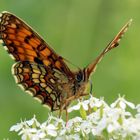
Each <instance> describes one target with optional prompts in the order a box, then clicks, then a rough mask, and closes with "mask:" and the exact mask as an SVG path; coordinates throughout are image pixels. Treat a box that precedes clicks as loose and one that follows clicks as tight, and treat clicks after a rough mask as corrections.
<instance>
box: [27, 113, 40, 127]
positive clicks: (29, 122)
mask: <svg viewBox="0 0 140 140" xmlns="http://www.w3.org/2000/svg"><path fill="white" fill-rule="evenodd" d="M26 123H27V124H28V125H29V126H33V127H39V126H40V123H39V122H38V121H37V120H36V117H35V115H34V117H33V118H32V119H31V120H28V121H26Z"/></svg>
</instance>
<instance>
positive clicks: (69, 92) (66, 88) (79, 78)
mask: <svg viewBox="0 0 140 140" xmlns="http://www.w3.org/2000/svg"><path fill="white" fill-rule="evenodd" d="M87 84H88V80H87V79H85V72H84V70H83V71H82V70H79V71H78V72H75V73H74V77H73V78H71V79H70V80H69V82H68V83H66V84H64V85H63V94H61V95H62V96H61V100H62V102H61V107H62V109H65V108H66V107H67V106H68V105H69V104H70V102H71V101H73V100H75V99H79V98H80V97H82V96H85V95H87V94H86V93H85V90H86V87H87Z"/></svg>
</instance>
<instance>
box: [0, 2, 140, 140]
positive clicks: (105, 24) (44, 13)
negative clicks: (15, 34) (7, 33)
mask: <svg viewBox="0 0 140 140" xmlns="http://www.w3.org/2000/svg"><path fill="white" fill-rule="evenodd" d="M0 10H1V11H4V10H6V11H9V12H12V13H14V14H16V15H17V16H19V17H20V18H22V19H23V20H24V21H26V22H27V23H28V24H29V25H30V26H32V27H33V28H34V29H35V30H36V31H37V32H39V34H41V36H42V37H43V38H44V39H45V40H46V41H47V42H48V43H49V44H50V46H52V48H53V49H54V50H55V51H56V52H57V53H58V54H60V55H62V56H63V57H65V58H66V59H68V60H69V61H71V62H72V63H74V64H75V65H77V66H79V67H81V68H83V67H84V66H86V65H87V64H89V63H90V62H91V61H93V60H94V59H95V58H96V56H97V55H98V54H99V52H101V50H102V49H103V48H104V47H105V46H106V45H107V44H108V43H109V42H110V40H111V39H112V38H113V37H114V35H116V33H117V32H118V31H119V30H120V29H121V27H122V26H123V25H124V24H125V23H126V22H127V21H128V20H129V19H130V18H133V23H132V26H131V27H130V29H129V31H128V32H127V33H126V34H125V36H124V38H123V39H122V41H121V43H120V47H119V48H117V49H114V50H113V51H111V52H110V53H109V54H107V55H106V56H105V58H104V59H103V61H102V62H101V63H100V65H98V68H97V70H96V73H95V74H94V75H93V76H92V80H93V91H94V95H95V96H96V97H100V96H104V97H105V101H107V102H108V103H111V102H113V101H114V100H115V99H116V98H117V97H118V94H119V93H120V94H121V95H124V94H125V95H126V98H127V99H128V100H129V101H132V102H134V103H139V102H140V76H139V73H140V39H139V37H140V1H138V0H123V1H122V0H116V1H113V0H0ZM13 63H14V62H13V60H12V59H11V58H10V57H9V56H8V54H7V52H6V51H5V50H4V49H3V47H0V139H3V138H10V139H12V140H13V139H14V138H15V139H16V138H17V136H16V135H15V134H14V133H12V132H9V128H10V127H11V126H12V125H13V124H15V123H17V122H19V121H20V119H21V118H23V119H25V118H27V119H30V118H32V117H33V114H36V116H37V118H38V120H40V121H41V122H42V121H44V120H46V119H47V115H48V110H47V109H46V108H44V107H42V106H41V105H40V103H38V102H37V101H35V100H33V99H32V98H31V97H30V96H29V95H28V94H26V93H25V92H24V91H22V90H21V89H20V88H19V87H18V86H17V85H16V84H15V81H14V79H13V76H12V74H11V66H12V64H13Z"/></svg>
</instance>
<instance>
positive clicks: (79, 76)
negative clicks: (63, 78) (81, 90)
mask: <svg viewBox="0 0 140 140" xmlns="http://www.w3.org/2000/svg"><path fill="white" fill-rule="evenodd" d="M83 79H84V75H83V73H82V71H79V72H78V73H77V75H76V80H77V82H81V81H82V80H83Z"/></svg>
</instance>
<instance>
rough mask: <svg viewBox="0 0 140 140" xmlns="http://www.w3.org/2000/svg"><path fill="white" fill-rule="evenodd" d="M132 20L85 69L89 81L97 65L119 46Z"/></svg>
mask: <svg viewBox="0 0 140 140" xmlns="http://www.w3.org/2000/svg"><path fill="white" fill-rule="evenodd" d="M131 22H132V19H130V20H129V21H128V22H127V23H126V24H125V25H124V26H123V28H122V29H121V30H120V32H119V33H118V34H117V35H116V36H115V37H114V39H113V40H112V41H111V42H110V43H109V44H108V45H107V47H106V48H105V49H104V50H103V51H102V52H101V53H100V55H99V56H98V57H97V58H96V59H95V61H93V63H91V64H89V65H88V66H87V68H85V72H86V74H87V75H86V78H87V79H88V78H89V76H90V74H91V73H92V72H95V70H96V66H97V64H98V63H99V62H100V61H101V60H102V58H103V56H104V55H105V54H106V53H107V52H109V51H110V50H111V49H113V48H116V47H117V46H118V45H119V42H120V40H121V38H122V37H123V35H124V33H125V32H126V31H127V29H128V27H129V26H130V25H131Z"/></svg>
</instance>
